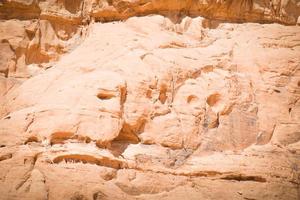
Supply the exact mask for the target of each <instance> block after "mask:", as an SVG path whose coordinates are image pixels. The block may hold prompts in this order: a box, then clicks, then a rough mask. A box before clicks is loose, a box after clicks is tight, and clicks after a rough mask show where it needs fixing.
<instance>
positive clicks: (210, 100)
mask: <svg viewBox="0 0 300 200" xmlns="http://www.w3.org/2000/svg"><path fill="white" fill-rule="evenodd" d="M220 99H221V95H220V94H219V93H215V94H212V95H210V96H209V97H208V98H207V99H206V103H207V104H208V105H209V106H214V105H216V104H217V103H218V102H219V100H220Z"/></svg>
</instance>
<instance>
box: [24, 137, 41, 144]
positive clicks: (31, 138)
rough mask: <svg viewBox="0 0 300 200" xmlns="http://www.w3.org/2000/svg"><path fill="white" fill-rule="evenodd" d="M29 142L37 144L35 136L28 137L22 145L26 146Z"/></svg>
mask: <svg viewBox="0 0 300 200" xmlns="http://www.w3.org/2000/svg"><path fill="white" fill-rule="evenodd" d="M30 142H39V140H38V138H37V137H36V136H30V137H29V138H28V139H27V140H26V141H25V143H24V144H28V143H30Z"/></svg>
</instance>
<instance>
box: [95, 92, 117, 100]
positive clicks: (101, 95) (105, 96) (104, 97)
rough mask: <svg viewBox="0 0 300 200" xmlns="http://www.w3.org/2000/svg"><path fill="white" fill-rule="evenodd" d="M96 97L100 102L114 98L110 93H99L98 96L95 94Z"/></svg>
mask: <svg viewBox="0 0 300 200" xmlns="http://www.w3.org/2000/svg"><path fill="white" fill-rule="evenodd" d="M97 97H98V98H99V99H101V100H109V99H112V98H114V97H116V96H115V94H113V93H110V92H100V93H99V94H97Z"/></svg>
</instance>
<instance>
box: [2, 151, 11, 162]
mask: <svg viewBox="0 0 300 200" xmlns="http://www.w3.org/2000/svg"><path fill="white" fill-rule="evenodd" d="M10 158H12V154H11V153H8V154H4V155H2V156H0V161H3V160H8V159H10Z"/></svg>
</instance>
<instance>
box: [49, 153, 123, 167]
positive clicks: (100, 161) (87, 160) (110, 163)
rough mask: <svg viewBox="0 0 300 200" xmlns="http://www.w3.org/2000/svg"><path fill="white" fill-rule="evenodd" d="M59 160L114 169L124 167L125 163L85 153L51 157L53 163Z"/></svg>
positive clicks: (59, 161) (57, 162)
mask: <svg viewBox="0 0 300 200" xmlns="http://www.w3.org/2000/svg"><path fill="white" fill-rule="evenodd" d="M61 162H66V163H83V164H95V165H99V166H105V167H110V168H114V169H122V168H125V167H126V166H125V165H126V164H125V163H123V162H121V161H119V160H113V159H110V158H107V157H99V158H96V157H94V156H91V155H85V154H67V155H61V156H58V157H56V158H54V159H53V163H55V164H59V163H61Z"/></svg>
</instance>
